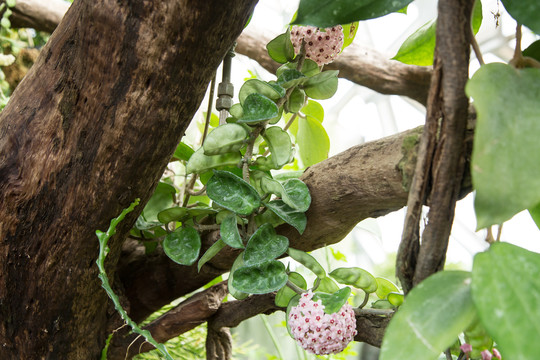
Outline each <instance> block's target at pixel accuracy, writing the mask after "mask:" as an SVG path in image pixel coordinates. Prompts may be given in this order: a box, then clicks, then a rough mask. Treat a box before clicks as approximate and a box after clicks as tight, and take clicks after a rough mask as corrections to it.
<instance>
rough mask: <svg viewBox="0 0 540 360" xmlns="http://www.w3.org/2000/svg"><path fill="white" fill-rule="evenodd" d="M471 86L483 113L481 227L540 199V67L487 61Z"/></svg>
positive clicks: (475, 164) (477, 155) (478, 138)
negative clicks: (518, 68)
mask: <svg viewBox="0 0 540 360" xmlns="http://www.w3.org/2000/svg"><path fill="white" fill-rule="evenodd" d="M466 92H467V94H468V95H469V96H472V97H473V99H474V107H475V108H476V110H477V113H478V120H477V125H476V131H475V140H474V149H473V155H472V164H471V170H472V178H473V184H474V187H475V190H476V198H475V211H476V216H477V221H478V225H477V227H478V229H481V228H484V227H487V226H490V225H493V224H500V223H502V222H504V221H506V220H508V219H509V218H511V217H512V216H513V215H514V214H516V213H518V212H520V211H521V210H524V209H530V208H532V207H534V206H536V205H538V204H540V166H538V158H537V157H536V156H531V154H540V142H539V141H538V137H539V136H540V121H538V119H540V106H538V100H539V99H540V69H533V68H531V69H521V70H516V69H514V68H513V67H511V66H509V65H505V64H497V63H493V64H487V65H485V66H482V67H481V68H480V69H479V70H478V71H477V72H476V73H475V74H474V76H473V77H472V79H470V80H469V82H468V83H467V86H466ZM500 99H505V101H500ZM508 104H512V106H508Z"/></svg>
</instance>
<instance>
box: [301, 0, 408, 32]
mask: <svg viewBox="0 0 540 360" xmlns="http://www.w3.org/2000/svg"><path fill="white" fill-rule="evenodd" d="M410 2H412V0H364V1H358V0H301V1H300V5H299V6H298V15H297V17H296V19H295V20H294V21H293V24H298V25H313V26H318V27H322V28H327V27H331V26H334V25H339V24H350V23H352V22H355V21H359V20H367V19H374V18H377V17H381V16H384V15H386V14H390V13H392V12H395V11H399V10H401V9H403V8H404V7H405V6H407V5H408V4H409V3H410Z"/></svg>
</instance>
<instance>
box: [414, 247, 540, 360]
mask: <svg viewBox="0 0 540 360" xmlns="http://www.w3.org/2000/svg"><path fill="white" fill-rule="evenodd" d="M538 274H540V254H537V253H533V252H530V251H528V250H525V249H523V248H520V247H518V246H515V245H511V244H508V243H495V244H493V245H491V247H490V248H489V250H487V251H486V252H483V253H480V254H477V255H476V256H475V258H474V262H473V271H472V297H473V300H474V304H475V305H476V309H477V310H478V316H479V317H480V320H481V322H482V324H483V325H484V327H485V328H486V330H487V331H488V333H489V334H490V335H491V336H492V337H493V340H495V342H496V343H497V349H499V350H500V351H501V354H502V355H503V357H504V358H505V359H512V360H514V359H515V360H525V359H536V358H537V357H538V354H540V342H539V341H538V339H540V324H539V322H538V319H540V276H538ZM408 301H409V297H407V301H406V302H408Z"/></svg>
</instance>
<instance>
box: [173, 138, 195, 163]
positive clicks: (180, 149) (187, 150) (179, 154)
mask: <svg viewBox="0 0 540 360" xmlns="http://www.w3.org/2000/svg"><path fill="white" fill-rule="evenodd" d="M194 152H195V150H193V149H192V148H191V147H190V146H189V145H186V144H184V143H183V142H180V144H178V146H177V147H176V150H175V151H174V155H173V158H172V160H173V161H174V160H183V161H188V160H189V158H190V157H191V155H193V153H194Z"/></svg>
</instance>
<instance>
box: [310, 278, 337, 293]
mask: <svg viewBox="0 0 540 360" xmlns="http://www.w3.org/2000/svg"><path fill="white" fill-rule="evenodd" d="M317 279H318V280H319V285H318V286H317V287H316V288H315V290H317V291H321V292H325V293H328V294H332V293H335V292H336V291H338V290H339V286H338V285H337V284H336V282H335V281H334V280H332V278H330V277H328V276H326V277H323V278H317ZM316 284H317V280H315V284H314V286H315V285H316Z"/></svg>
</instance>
